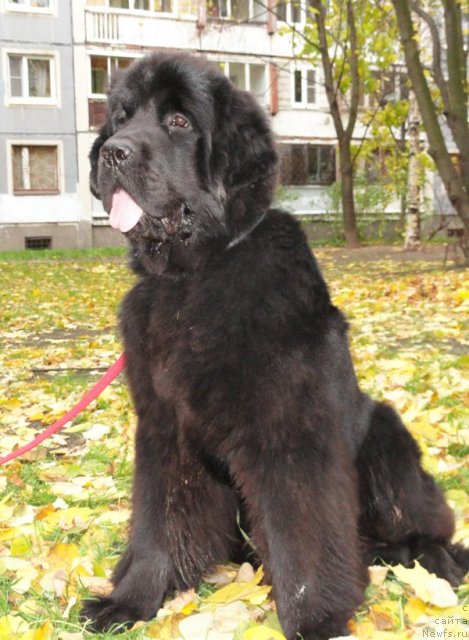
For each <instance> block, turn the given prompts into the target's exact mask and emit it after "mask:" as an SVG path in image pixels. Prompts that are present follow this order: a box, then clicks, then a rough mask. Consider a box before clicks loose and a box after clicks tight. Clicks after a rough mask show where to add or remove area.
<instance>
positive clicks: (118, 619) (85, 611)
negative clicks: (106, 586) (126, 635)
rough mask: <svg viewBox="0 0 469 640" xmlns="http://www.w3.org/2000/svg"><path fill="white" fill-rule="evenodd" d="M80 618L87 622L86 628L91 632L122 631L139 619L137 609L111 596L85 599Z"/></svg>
mask: <svg viewBox="0 0 469 640" xmlns="http://www.w3.org/2000/svg"><path fill="white" fill-rule="evenodd" d="M80 618H81V620H82V621H83V622H88V623H89V624H88V625H87V627H86V628H87V630H88V631H92V632H93V633H102V632H104V631H111V632H112V633H122V632H123V631H126V630H127V629H129V628H130V627H132V626H133V624H134V623H135V622H137V620H140V619H141V618H140V616H139V613H138V611H136V610H135V609H134V608H133V607H129V606H128V605H126V604H124V603H122V602H117V601H116V600H113V598H96V599H95V600H85V602H84V604H83V607H82V610H81V613H80Z"/></svg>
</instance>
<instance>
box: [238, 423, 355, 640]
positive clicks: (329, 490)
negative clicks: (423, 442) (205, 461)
mask: <svg viewBox="0 0 469 640" xmlns="http://www.w3.org/2000/svg"><path fill="white" fill-rule="evenodd" d="M291 440H295V444H292V443H288V442H285V443H284V445H283V446H281V447H278V448H277V449H276V450H273V445H269V444H268V443H266V442H264V443H262V444H260V443H258V445H257V446H256V445H255V444H254V443H253V446H252V447H249V446H245V447H243V448H242V449H239V450H238V452H237V455H236V456H235V457H233V460H232V465H231V468H232V473H233V477H234V478H235V482H236V484H237V486H238V487H239V488H240V490H241V492H242V496H243V499H244V502H245V505H246V507H247V513H248V521H249V527H250V531H251V534H252V538H253V542H254V545H255V546H256V549H257V550H258V552H259V554H260V557H261V560H262V562H263V564H264V566H265V568H266V571H267V578H268V580H269V581H271V582H272V584H273V589H274V591H273V595H274V598H275V601H276V604H277V610H278V614H279V618H280V622H281V624H282V627H283V630H284V633H285V635H286V637H287V638H288V640H294V639H295V640H296V639H297V638H300V637H301V638H303V639H304V640H326V639H328V638H331V637H335V636H342V635H347V634H348V631H347V626H346V623H347V620H348V619H349V618H350V617H351V616H352V615H353V613H354V611H355V609H356V608H357V606H359V604H360V603H361V601H362V599H363V590H364V587H365V585H366V580H367V576H366V568H365V567H364V565H363V563H362V560H361V556H360V550H359V544H358V536H357V504H356V503H357V496H356V487H355V479H354V471H353V469H351V468H350V463H349V461H348V460H347V457H346V455H344V456H343V458H342V456H341V454H340V445H337V443H336V442H335V441H334V440H333V439H329V442H327V441H326V440H325V441H323V443H322V445H321V444H319V445H318V442H317V440H316V441H315V438H314V434H313V433H305V434H303V435H300V434H298V432H296V433H295V434H294V435H292V438H291ZM300 441H301V443H300ZM333 449H335V450H334V451H333ZM298 634H299V635H298Z"/></svg>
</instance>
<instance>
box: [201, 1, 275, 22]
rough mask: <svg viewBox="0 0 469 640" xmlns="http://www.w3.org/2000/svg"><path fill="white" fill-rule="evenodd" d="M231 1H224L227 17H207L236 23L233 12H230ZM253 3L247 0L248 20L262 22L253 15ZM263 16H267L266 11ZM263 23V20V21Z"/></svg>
mask: <svg viewBox="0 0 469 640" xmlns="http://www.w3.org/2000/svg"><path fill="white" fill-rule="evenodd" d="M231 3H232V0H226V7H227V12H228V13H227V15H226V16H209V18H214V19H215V20H231V21H233V20H234V21H236V20H237V18H233V10H232V5H231ZM255 4H256V3H255V1H254V0H249V8H248V17H247V19H248V20H250V21H251V20H256V22H257V21H262V18H258V17H257V16H256V15H255V13H254V5H255ZM265 15H267V9H266V10H265ZM264 21H265V20H264Z"/></svg>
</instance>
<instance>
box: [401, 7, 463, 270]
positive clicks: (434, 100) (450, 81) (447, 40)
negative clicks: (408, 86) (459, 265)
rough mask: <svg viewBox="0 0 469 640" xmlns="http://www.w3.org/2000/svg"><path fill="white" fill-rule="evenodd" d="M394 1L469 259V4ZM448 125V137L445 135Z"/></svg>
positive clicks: (429, 133)
mask: <svg viewBox="0 0 469 640" xmlns="http://www.w3.org/2000/svg"><path fill="white" fill-rule="evenodd" d="M392 3H393V6H394V8H395V12H396V16H397V22H398V28H399V33H400V38H401V41H402V47H403V50H404V56H405V61H406V65H407V70H408V74H409V77H410V80H411V83H412V88H413V90H414V92H415V96H416V100H417V103H418V107H419V111H420V114H421V118H422V123H423V125H424V127H425V132H426V135H427V139H428V153H429V154H430V156H431V157H432V158H433V160H434V162H435V165H436V167H437V170H438V172H439V174H440V176H441V179H442V182H443V184H444V186H445V188H446V192H447V194H448V198H449V200H450V202H451V204H452V205H453V207H454V209H455V211H456V212H457V214H458V215H459V216H460V218H461V220H462V222H463V224H464V229H465V238H466V242H465V253H466V258H467V259H468V260H469V125H468V102H467V98H468V91H467V55H468V51H467V48H465V43H464V25H463V21H464V20H465V19H466V20H467V15H468V9H469V5H468V3H467V0H432V1H430V0H428V1H425V0H419V1H418V2H416V1H414V0H392ZM415 16H418V18H419V19H420V21H421V23H424V24H425V25H426V26H427V28H428V38H429V39H430V42H431V46H432V52H431V58H430V62H429V64H428V65H426V64H425V59H424V57H423V55H422V54H423V51H422V49H423V47H424V46H425V45H424V43H423V42H422V40H421V39H420V38H419V34H418V33H417V30H416V27H415V22H414V17H415ZM427 47H428V44H427ZM444 53H445V55H443V54H444ZM435 90H436V91H437V95H435ZM445 125H446V126H447V128H448V131H449V133H450V135H448V134H446V135H445V129H444V126H445ZM451 138H452V141H453V143H454V145H455V146H456V148H457V149H458V151H459V160H460V161H459V164H458V166H455V164H454V163H453V161H452V158H451V154H450V150H449V145H450V144H451Z"/></svg>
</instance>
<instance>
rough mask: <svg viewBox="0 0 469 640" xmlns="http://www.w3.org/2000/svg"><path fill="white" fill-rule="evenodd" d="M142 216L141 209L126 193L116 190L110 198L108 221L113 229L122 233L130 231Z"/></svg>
mask: <svg viewBox="0 0 469 640" xmlns="http://www.w3.org/2000/svg"><path fill="white" fill-rule="evenodd" d="M142 215H143V209H142V207H139V206H138V204H137V203H136V202H135V200H133V199H132V198H131V197H130V196H129V194H128V193H127V191H124V190H123V189H118V190H117V191H115V192H114V194H113V196H112V207H111V213H110V214H109V220H110V222H111V226H112V227H114V229H119V231H122V233H125V232H126V231H130V229H132V228H133V227H135V225H136V224H137V222H138V221H139V220H140V218H141V217H142Z"/></svg>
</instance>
